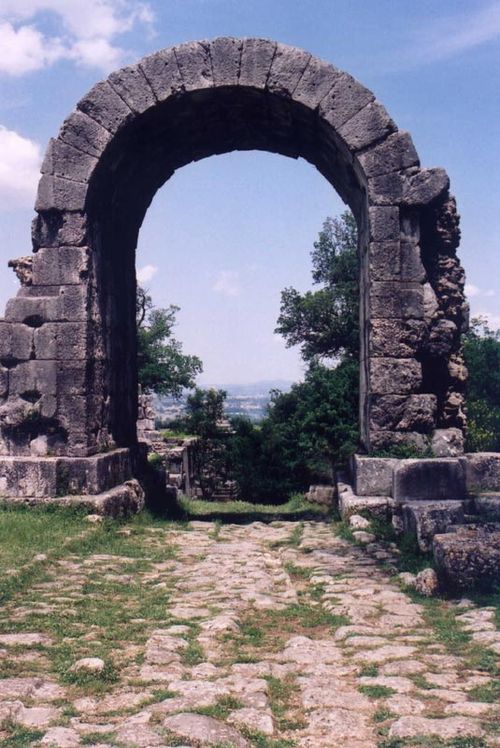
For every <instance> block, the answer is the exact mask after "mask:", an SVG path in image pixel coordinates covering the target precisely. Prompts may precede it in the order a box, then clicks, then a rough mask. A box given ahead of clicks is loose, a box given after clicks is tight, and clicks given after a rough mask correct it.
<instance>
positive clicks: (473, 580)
mask: <svg viewBox="0 0 500 748" xmlns="http://www.w3.org/2000/svg"><path fill="white" fill-rule="evenodd" d="M432 549H433V553H434V560H435V562H436V566H437V569H438V575H439V577H440V580H441V583H442V585H443V587H444V588H445V589H451V590H458V591H466V590H469V589H484V590H490V589H491V588H492V587H493V586H494V585H495V584H498V580H499V579H500V523H485V524H482V525H459V526H457V528H456V530H455V531H454V532H447V533H444V534H440V535H436V536H435V537H434V541H433V544H432Z"/></svg>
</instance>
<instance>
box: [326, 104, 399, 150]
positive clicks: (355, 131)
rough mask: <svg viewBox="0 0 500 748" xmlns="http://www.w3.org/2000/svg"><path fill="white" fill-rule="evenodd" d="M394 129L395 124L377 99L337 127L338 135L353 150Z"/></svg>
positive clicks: (378, 138)
mask: <svg viewBox="0 0 500 748" xmlns="http://www.w3.org/2000/svg"><path fill="white" fill-rule="evenodd" d="M395 130H396V125H395V124H394V122H393V120H392V119H391V118H390V117H389V115H388V114H387V112H386V110H385V109H384V107H383V106H382V105H381V104H379V102H378V101H371V102H370V103H369V104H367V105H366V106H365V107H363V108H362V109H360V111H359V112H358V113H357V114H355V115H354V116H353V117H351V118H350V119H349V120H347V121H346V122H345V124H343V125H342V126H341V127H340V128H339V135H340V136H341V137H342V138H343V139H344V141H345V142H346V144H347V146H348V147H349V148H350V149H352V150H353V151H359V150H361V148H366V147H367V146H369V145H370V144H371V143H373V142H374V141H376V140H382V138H384V137H386V136H387V135H389V134H390V133H391V132H394V131H395Z"/></svg>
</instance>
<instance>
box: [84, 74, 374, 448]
mask: <svg viewBox="0 0 500 748" xmlns="http://www.w3.org/2000/svg"><path fill="white" fill-rule="evenodd" d="M186 97H187V100H185V99H186ZM228 98H229V100H230V101H231V108H229V112H230V113H231V116H228V115H227V113H226V110H225V109H224V102H227V100H228ZM279 102H280V99H278V98H277V97H275V96H273V95H271V96H270V95H268V94H267V93H261V94H260V95H255V92H254V91H251V90H246V89H245V90H243V91H241V90H240V89H237V90H236V91H235V90H233V89H231V88H229V87H224V88H222V89H219V90H215V91H214V90H212V89H210V90H207V91H203V92H202V93H201V94H200V93H199V92H197V94H196V95H193V94H191V95H185V96H184V97H183V99H182V107H181V112H180V113H179V112H178V111H177V107H176V102H175V101H174V102H169V104H168V105H163V106H160V107H157V108H156V109H155V113H154V116H152V115H150V116H149V118H148V120H147V122H142V120H141V121H136V122H135V123H134V127H133V128H126V130H125V131H124V132H123V134H122V135H121V137H120V136H117V138H116V139H115V140H114V142H113V148H110V149H109V151H107V152H106V155H105V158H103V159H101V162H100V164H99V167H98V169H96V172H95V174H94V176H93V179H92V181H91V183H90V187H89V196H88V199H89V203H88V216H89V219H90V225H91V234H92V238H93V246H94V248H95V249H96V250H97V251H96V252H95V263H96V264H95V266H94V270H95V277H96V279H97V283H96V285H97V288H98V289H99V293H98V294H97V297H96V304H97V308H98V309H99V313H100V318H101V320H102V330H103V340H102V344H103V347H104V350H105V351H106V352H107V358H109V360H111V361H113V362H114V364H113V365H112V366H111V367H109V368H108V369H107V370H106V371H105V372H103V374H104V375H105V376H106V379H105V381H103V382H102V385H101V386H102V388H103V391H105V392H109V398H110V404H111V410H110V428H111V434H112V436H113V440H114V441H115V442H116V444H118V445H120V446H122V445H128V444H130V443H132V442H133V433H134V430H135V415H136V410H135V409H136V399H137V398H136V390H137V386H136V381H135V378H136V372H135V369H134V366H133V364H132V362H133V361H135V358H136V356H135V337H134V334H133V332H132V330H133V327H134V324H135V306H134V298H135V292H134V288H135V247H136V244H137V239H138V234H139V229H140V226H141V224H142V221H143V218H144V215H145V212H146V210H147V207H148V206H149V204H150V202H151V200H152V199H153V196H154V194H155V193H156V190H157V189H158V188H159V187H160V186H161V185H162V184H164V182H165V181H166V180H167V179H168V178H169V177H170V176H171V174H172V173H173V172H174V171H175V170H176V169H178V168H180V167H182V166H184V165H185V164H186V163H189V162H190V161H192V160H193V159H200V158H204V157H207V156H211V155H214V154H215V153H223V152H228V151H232V150H254V149H261V150H267V151H271V152H273V153H280V154H281V155H285V156H290V155H292V156H294V157H298V156H303V157H304V158H307V160H308V161H310V162H312V163H313V164H314V165H315V166H317V168H319V169H320V170H321V171H322V173H324V174H325V176H327V178H328V180H329V182H330V183H331V184H332V186H334V187H335V188H336V189H338V187H339V186H341V187H342V193H341V194H342V196H343V197H344V199H346V200H348V201H349V204H350V206H351V208H352V210H353V211H354V212H355V214H356V215H357V220H358V225H359V227H360V229H361V231H360V234H361V235H362V234H363V226H365V225H366V216H365V215H364V211H365V210H366V206H365V197H364V196H365V191H364V188H363V186H362V185H361V184H360V181H359V179H358V178H357V177H356V175H355V174H354V170H353V169H352V167H351V168H350V169H349V168H348V167H347V166H346V165H345V164H342V162H341V160H340V158H339V156H338V154H337V153H336V148H335V144H333V143H332V142H331V141H329V140H328V138H327V134H326V133H322V132H321V130H320V129H319V128H318V127H317V122H315V121H314V118H313V115H312V114H311V113H310V112H308V110H305V109H304V107H303V106H302V105H300V104H297V105H293V104H291V105H290V106H289V107H288V108H287V111H286V112H284V107H283V105H281V106H279ZM226 107H227V105H226ZM232 107H235V109H236V114H234V112H233V109H232ZM208 113H211V114H212V117H210V116H209V114H208ZM285 114H286V116H285ZM269 120H270V121H271V122H274V120H276V121H278V122H280V121H281V122H282V123H283V124H282V126H281V127H280V128H278V127H275V126H270V124H269ZM186 121H189V122H190V123H191V127H186V124H185V122H186ZM200 122H202V123H203V124H202V126H201V128H200V124H199V123H200ZM308 138H309V139H310V142H309V143H308V142H307V140H308ZM313 144H314V145H313ZM318 154H321V157H322V158H323V157H324V156H326V154H329V157H328V158H327V159H326V163H325V164H322V163H321V161H320V160H318V159H317V160H318V161H319V163H314V157H315V156H316V157H317V155H318ZM327 164H328V168H327ZM263 177H264V175H263ZM207 230H209V227H207ZM365 238H366V234H365ZM117 267H119V268H120V272H119V273H117V272H116V269H117ZM108 377H109V378H108Z"/></svg>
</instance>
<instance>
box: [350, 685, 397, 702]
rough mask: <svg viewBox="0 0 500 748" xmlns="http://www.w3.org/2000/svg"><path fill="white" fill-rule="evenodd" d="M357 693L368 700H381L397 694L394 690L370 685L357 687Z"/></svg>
mask: <svg viewBox="0 0 500 748" xmlns="http://www.w3.org/2000/svg"><path fill="white" fill-rule="evenodd" d="M358 691H359V692H360V693H362V694H364V695H365V696H369V697H370V699H383V698H386V697H388V696H394V694H395V693H397V692H396V691H395V689H394V688H390V687H389V686H379V685H370V684H364V685H361V686H358Z"/></svg>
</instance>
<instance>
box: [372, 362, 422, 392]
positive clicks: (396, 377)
mask: <svg viewBox="0 0 500 748" xmlns="http://www.w3.org/2000/svg"><path fill="white" fill-rule="evenodd" d="M421 383H422V366H421V364H420V363H419V362H418V361H415V359H413V358H388V357H387V358H373V359H371V360H370V389H371V392H372V394H374V395H377V394H378V395H405V394H411V393H412V392H415V391H416V390H417V389H418V388H419V387H420V385H421Z"/></svg>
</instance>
